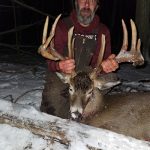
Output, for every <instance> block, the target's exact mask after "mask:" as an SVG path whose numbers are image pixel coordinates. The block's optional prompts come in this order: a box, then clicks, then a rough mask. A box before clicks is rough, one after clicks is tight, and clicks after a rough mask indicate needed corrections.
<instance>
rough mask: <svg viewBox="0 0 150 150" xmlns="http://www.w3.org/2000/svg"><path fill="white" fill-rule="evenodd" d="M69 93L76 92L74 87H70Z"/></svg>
mask: <svg viewBox="0 0 150 150" xmlns="http://www.w3.org/2000/svg"><path fill="white" fill-rule="evenodd" d="M69 93H70V94H71V95H72V94H73V93H74V89H73V87H71V86H70V87H69Z"/></svg>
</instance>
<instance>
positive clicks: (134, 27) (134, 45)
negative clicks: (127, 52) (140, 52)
mask: <svg viewBox="0 0 150 150" xmlns="http://www.w3.org/2000/svg"><path fill="white" fill-rule="evenodd" d="M130 24H131V29H132V42H131V51H132V52H134V51H136V42H137V30H136V26H135V23H134V21H133V20H132V19H130Z"/></svg>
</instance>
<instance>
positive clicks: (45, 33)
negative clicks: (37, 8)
mask: <svg viewBox="0 0 150 150" xmlns="http://www.w3.org/2000/svg"><path fill="white" fill-rule="evenodd" d="M48 22H49V17H48V16H47V17H46V20H45V24H44V29H43V38H42V44H44V43H45V41H46V38H47V29H48Z"/></svg>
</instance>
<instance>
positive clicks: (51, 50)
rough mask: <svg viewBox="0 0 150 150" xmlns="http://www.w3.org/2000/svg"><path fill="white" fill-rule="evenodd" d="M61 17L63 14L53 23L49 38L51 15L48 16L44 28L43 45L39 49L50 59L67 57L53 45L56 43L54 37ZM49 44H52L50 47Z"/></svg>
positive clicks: (39, 51)
mask: <svg viewBox="0 0 150 150" xmlns="http://www.w3.org/2000/svg"><path fill="white" fill-rule="evenodd" d="M60 17H61V14H60V15H59V16H58V17H57V18H56V19H55V22H54V24H53V25H52V28H51V31H50V35H49V37H48V38H47V30H48V22H49V17H48V16H47V17H46V21H45V24H44V29H43V38H42V45H41V46H40V47H39V49H38V53H39V54H41V55H42V56H43V57H45V58H47V59H50V60H64V59H65V58H64V57H63V56H62V55H60V54H59V53H58V52H57V51H55V50H54V48H53V45H54V44H53V38H54V35H55V29H56V25H57V22H58V20H59V18H60ZM46 38H47V39H46ZM49 44H50V47H48V45H49Z"/></svg>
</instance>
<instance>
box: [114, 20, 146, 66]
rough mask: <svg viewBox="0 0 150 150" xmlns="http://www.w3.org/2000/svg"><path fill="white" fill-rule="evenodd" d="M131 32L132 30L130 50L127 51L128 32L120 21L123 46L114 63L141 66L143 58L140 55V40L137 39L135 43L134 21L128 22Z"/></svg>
mask: <svg viewBox="0 0 150 150" xmlns="http://www.w3.org/2000/svg"><path fill="white" fill-rule="evenodd" d="M130 24H131V30H132V42H131V50H130V51H127V48H128V32H127V28H126V25H125V23H124V20H122V27H123V44H122V48H121V51H120V52H119V54H118V55H117V56H116V58H115V59H116V61H117V62H118V63H122V62H132V63H133V65H134V66H137V65H143V64H144V58H143V56H142V54H141V50H140V47H141V40H140V39H138V41H137V30H136V26H135V23H134V21H133V20H132V19H131V20H130Z"/></svg>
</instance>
